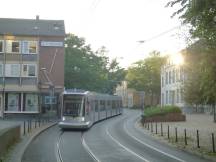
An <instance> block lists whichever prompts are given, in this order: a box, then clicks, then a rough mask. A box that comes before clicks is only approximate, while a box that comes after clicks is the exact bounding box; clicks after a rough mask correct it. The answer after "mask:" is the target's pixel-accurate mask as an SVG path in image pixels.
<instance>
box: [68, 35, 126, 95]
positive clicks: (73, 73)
mask: <svg viewBox="0 0 216 162" xmlns="http://www.w3.org/2000/svg"><path fill="white" fill-rule="evenodd" d="M65 43H66V44H67V47H66V49H65V87H66V88H79V89H86V90H90V91H97V92H102V93H112V92H113V90H114V89H115V87H116V85H117V84H118V83H119V82H120V81H121V80H123V78H124V76H125V72H124V69H122V68H120V67H119V64H118V62H117V60H116V59H114V60H111V61H110V60H109V59H108V57H107V56H106V52H107V50H106V48H105V47H101V48H100V49H99V50H98V51H96V52H93V51H92V49H91V47H90V45H86V44H85V39H84V38H79V37H77V36H75V35H73V34H69V35H68V36H67V38H66V40H65Z"/></svg>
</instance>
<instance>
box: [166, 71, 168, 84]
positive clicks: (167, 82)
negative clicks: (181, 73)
mask: <svg viewBox="0 0 216 162" xmlns="http://www.w3.org/2000/svg"><path fill="white" fill-rule="evenodd" d="M166 84H168V72H166Z"/></svg>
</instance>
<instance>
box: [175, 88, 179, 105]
mask: <svg viewBox="0 0 216 162" xmlns="http://www.w3.org/2000/svg"><path fill="white" fill-rule="evenodd" d="M176 94H177V99H176V100H177V101H176V102H177V103H179V89H177V92H176Z"/></svg>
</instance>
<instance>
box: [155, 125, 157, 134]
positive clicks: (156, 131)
mask: <svg viewBox="0 0 216 162" xmlns="http://www.w3.org/2000/svg"><path fill="white" fill-rule="evenodd" d="M155 133H156V134H157V122H156V123H155Z"/></svg>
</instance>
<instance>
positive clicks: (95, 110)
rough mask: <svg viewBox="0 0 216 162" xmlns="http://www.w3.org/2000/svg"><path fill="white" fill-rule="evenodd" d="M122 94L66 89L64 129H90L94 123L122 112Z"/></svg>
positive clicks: (62, 114)
mask: <svg viewBox="0 0 216 162" xmlns="http://www.w3.org/2000/svg"><path fill="white" fill-rule="evenodd" d="M122 111H123V109H122V99H121V97H120V96H115V95H108V94H99V93H95V92H89V91H84V90H77V89H73V90H65V91H64V92H63V94H62V112H61V121H60V122H59V123H58V125H59V127H60V128H62V129H72V128H75V129H88V128H90V127H91V126H92V125H93V124H94V123H96V122H98V121H100V120H104V119H107V118H110V117H113V116H116V115H120V114H122Z"/></svg>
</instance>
